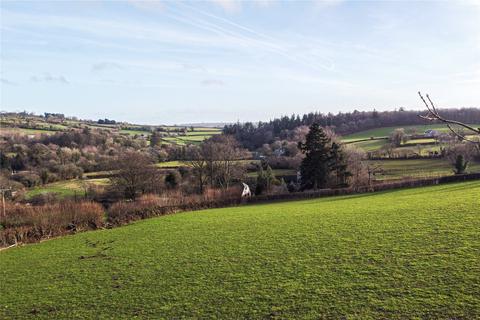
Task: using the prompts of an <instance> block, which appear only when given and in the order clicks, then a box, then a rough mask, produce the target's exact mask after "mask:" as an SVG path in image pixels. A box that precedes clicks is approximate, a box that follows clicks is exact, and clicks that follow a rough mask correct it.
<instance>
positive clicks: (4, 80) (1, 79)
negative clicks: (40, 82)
mask: <svg viewBox="0 0 480 320" xmlns="http://www.w3.org/2000/svg"><path fill="white" fill-rule="evenodd" d="M0 83H2V84H6V85H8V86H16V85H18V84H17V83H16V82H13V81H10V80H8V79H5V78H0Z"/></svg>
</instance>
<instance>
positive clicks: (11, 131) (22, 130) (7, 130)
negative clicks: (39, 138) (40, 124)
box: [0, 128, 58, 136]
mask: <svg viewBox="0 0 480 320" xmlns="http://www.w3.org/2000/svg"><path fill="white" fill-rule="evenodd" d="M56 132H58V131H55V130H48V129H25V128H0V136H4V135H7V134H15V133H18V134H25V135H27V134H35V135H37V134H52V133H56Z"/></svg>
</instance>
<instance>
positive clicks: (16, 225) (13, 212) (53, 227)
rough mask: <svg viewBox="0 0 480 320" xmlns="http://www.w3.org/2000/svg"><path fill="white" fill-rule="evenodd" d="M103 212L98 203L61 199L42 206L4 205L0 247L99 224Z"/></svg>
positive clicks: (91, 227)
mask: <svg viewBox="0 0 480 320" xmlns="http://www.w3.org/2000/svg"><path fill="white" fill-rule="evenodd" d="M103 222H104V212H103V208H102V206H100V205H99V204H98V203H94V202H89V201H84V202H71V201H67V202H62V203H56V204H50V205H44V206H27V205H19V204H16V205H13V204H11V203H8V204H7V207H6V217H1V218H0V246H8V245H11V244H15V243H17V242H35V241H39V240H42V239H47V238H51V237H55V236H60V235H63V234H67V233H74V232H76V231H83V230H91V229H96V228H99V227H102V226H103Z"/></svg>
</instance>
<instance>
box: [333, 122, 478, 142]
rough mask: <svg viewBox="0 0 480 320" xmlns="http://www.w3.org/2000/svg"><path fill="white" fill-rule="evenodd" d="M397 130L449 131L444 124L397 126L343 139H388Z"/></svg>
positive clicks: (367, 131) (474, 125) (355, 134)
mask: <svg viewBox="0 0 480 320" xmlns="http://www.w3.org/2000/svg"><path fill="white" fill-rule="evenodd" d="M472 126H473V127H475V128H476V127H479V126H480V125H478V124H473V125H472ZM397 128H404V129H405V131H407V133H408V130H412V129H415V130H416V132H417V133H423V132H425V130H429V129H430V130H437V131H440V132H448V131H449V129H448V128H447V126H446V125H443V124H429V125H423V126H422V125H416V126H396V127H383V128H376V129H371V130H366V131H361V132H357V133H353V134H349V135H346V136H344V137H343V138H342V140H343V141H345V142H348V141H355V140H361V139H368V138H370V137H375V138H381V137H388V136H389V135H390V133H392V131H393V130H395V129H397Z"/></svg>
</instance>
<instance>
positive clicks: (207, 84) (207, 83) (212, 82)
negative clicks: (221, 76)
mask: <svg viewBox="0 0 480 320" xmlns="http://www.w3.org/2000/svg"><path fill="white" fill-rule="evenodd" d="M201 84H202V86H205V87H210V86H219V87H221V86H224V85H225V82H223V81H222V80H218V79H205V80H203V81H202V82H201Z"/></svg>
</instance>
